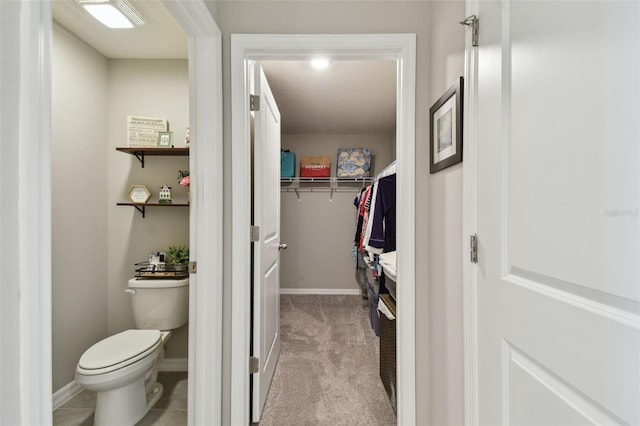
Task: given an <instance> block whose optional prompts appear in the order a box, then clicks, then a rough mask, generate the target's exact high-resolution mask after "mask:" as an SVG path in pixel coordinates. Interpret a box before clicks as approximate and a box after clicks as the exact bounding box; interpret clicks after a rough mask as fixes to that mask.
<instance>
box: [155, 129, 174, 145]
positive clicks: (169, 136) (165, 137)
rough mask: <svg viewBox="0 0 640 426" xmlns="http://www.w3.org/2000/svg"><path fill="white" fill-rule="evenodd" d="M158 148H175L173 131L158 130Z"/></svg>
mask: <svg viewBox="0 0 640 426" xmlns="http://www.w3.org/2000/svg"><path fill="white" fill-rule="evenodd" d="M157 147H158V148H173V132H158V144H157Z"/></svg>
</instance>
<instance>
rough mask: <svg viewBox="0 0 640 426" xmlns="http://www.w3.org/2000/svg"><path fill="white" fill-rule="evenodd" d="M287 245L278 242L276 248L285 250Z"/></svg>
mask: <svg viewBox="0 0 640 426" xmlns="http://www.w3.org/2000/svg"><path fill="white" fill-rule="evenodd" d="M287 247H289V246H287V245H286V244H285V243H280V244H278V250H286V249H287Z"/></svg>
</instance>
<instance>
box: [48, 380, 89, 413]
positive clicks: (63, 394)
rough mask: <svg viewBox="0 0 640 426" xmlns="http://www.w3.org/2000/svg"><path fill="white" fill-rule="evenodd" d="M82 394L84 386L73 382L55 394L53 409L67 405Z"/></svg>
mask: <svg viewBox="0 0 640 426" xmlns="http://www.w3.org/2000/svg"><path fill="white" fill-rule="evenodd" d="M80 392H82V386H80V385H79V384H78V382H76V381H75V380H73V381H72V382H71V383H69V384H68V385H66V386H64V387H63V388H62V389H60V390H59V391H57V392H56V393H54V394H53V409H54V410H55V409H56V408H59V407H61V406H63V405H64V404H66V403H67V401H69V400H70V399H71V398H73V397H74V396H76V395H77V394H79V393H80Z"/></svg>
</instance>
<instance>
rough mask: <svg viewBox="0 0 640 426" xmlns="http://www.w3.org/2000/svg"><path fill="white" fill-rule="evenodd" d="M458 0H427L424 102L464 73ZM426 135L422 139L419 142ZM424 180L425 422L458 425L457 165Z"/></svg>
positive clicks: (459, 264)
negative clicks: (427, 63) (427, 351)
mask: <svg viewBox="0 0 640 426" xmlns="http://www.w3.org/2000/svg"><path fill="white" fill-rule="evenodd" d="M462 18H464V2H463V1H455V0H453V1H452V0H449V1H433V2H431V16H430V20H429V28H430V31H431V34H430V43H429V46H430V67H429V83H430V91H429V92H430V96H429V105H433V103H435V101H436V100H437V99H438V98H439V97H440V96H441V95H442V94H443V93H444V92H445V91H446V90H447V89H448V88H449V87H450V86H452V85H453V84H454V83H455V82H456V81H457V80H458V77H460V76H462V75H463V74H464V28H463V27H462V26H461V25H458V24H457V21H461V20H462ZM427 141H428V138H426V139H425V143H426V142H427ZM463 164H464V163H462V164H456V165H454V166H452V167H449V168H447V169H445V170H442V171H440V172H438V173H435V174H432V175H430V179H429V201H428V209H429V229H428V235H429V239H428V241H429V243H428V245H429V250H428V251H429V270H428V276H429V346H430V347H431V348H433V349H432V350H431V351H430V357H429V371H430V376H429V386H430V387H431V391H430V392H429V396H430V403H429V407H430V423H431V424H436V425H461V424H464V415H463V414H464V398H463V395H464V383H463V379H464V377H463V346H462V345H463V322H462V261H463V258H462V241H463V238H462V167H463Z"/></svg>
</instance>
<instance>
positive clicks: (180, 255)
mask: <svg viewBox="0 0 640 426" xmlns="http://www.w3.org/2000/svg"><path fill="white" fill-rule="evenodd" d="M165 254H166V257H167V259H166V260H167V263H170V264H173V265H186V264H187V263H189V247H186V246H169V249H167V251H166V253H165Z"/></svg>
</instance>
